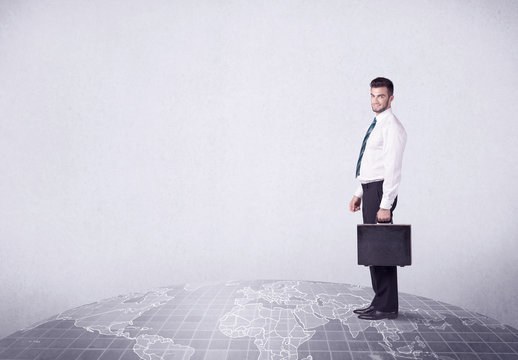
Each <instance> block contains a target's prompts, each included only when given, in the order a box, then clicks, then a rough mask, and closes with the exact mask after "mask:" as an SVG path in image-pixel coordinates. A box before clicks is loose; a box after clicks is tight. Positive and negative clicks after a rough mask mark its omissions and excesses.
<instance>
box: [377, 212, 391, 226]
mask: <svg viewBox="0 0 518 360" xmlns="http://www.w3.org/2000/svg"><path fill="white" fill-rule="evenodd" d="M377 217H378V222H380V223H384V222H385V223H386V222H390V210H388V209H379V210H378V215H377Z"/></svg>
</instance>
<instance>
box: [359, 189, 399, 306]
mask: <svg viewBox="0 0 518 360" xmlns="http://www.w3.org/2000/svg"><path fill="white" fill-rule="evenodd" d="M382 197H383V182H382V181H380V182H375V183H371V184H366V185H364V186H363V207H362V213H363V223H364V224H376V222H377V219H376V215H377V213H378V210H379V205H380V203H381V198H382ZM396 204H397V198H396V200H394V204H393V205H392V209H391V212H392V211H394V209H395V208H396ZM370 272H371V282H372V289H373V290H374V294H375V295H374V299H373V300H372V303H371V305H372V306H373V307H374V308H376V310H378V311H383V312H397V311H398V307H399V304H398V286H397V267H396V266H371V267H370Z"/></svg>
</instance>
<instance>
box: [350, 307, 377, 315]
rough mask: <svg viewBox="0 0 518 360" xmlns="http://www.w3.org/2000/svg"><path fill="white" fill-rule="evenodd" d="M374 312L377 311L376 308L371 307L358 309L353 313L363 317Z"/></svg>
mask: <svg viewBox="0 0 518 360" xmlns="http://www.w3.org/2000/svg"><path fill="white" fill-rule="evenodd" d="M374 310H376V309H375V308H374V306H372V305H369V306H368V307H366V308H363V309H356V310H353V313H355V314H358V315H362V314H368V313H371V312H373V311H374Z"/></svg>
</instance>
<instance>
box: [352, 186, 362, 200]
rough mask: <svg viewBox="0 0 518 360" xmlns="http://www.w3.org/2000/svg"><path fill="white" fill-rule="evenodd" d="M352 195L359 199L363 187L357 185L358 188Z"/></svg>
mask: <svg viewBox="0 0 518 360" xmlns="http://www.w3.org/2000/svg"><path fill="white" fill-rule="evenodd" d="M354 196H356V197H359V198H360V199H361V198H362V197H363V188H362V186H361V185H360V186H358V188H357V189H356V191H355V192H354Z"/></svg>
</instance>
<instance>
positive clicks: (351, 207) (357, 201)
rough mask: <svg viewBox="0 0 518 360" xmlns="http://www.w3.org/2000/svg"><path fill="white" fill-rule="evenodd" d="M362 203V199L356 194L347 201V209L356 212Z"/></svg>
mask: <svg viewBox="0 0 518 360" xmlns="http://www.w3.org/2000/svg"><path fill="white" fill-rule="evenodd" d="M361 204H362V199H360V198H359V197H358V196H353V199H352V200H351V202H350V203H349V210H351V211H352V212H356V211H358V210H360V205H361Z"/></svg>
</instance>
